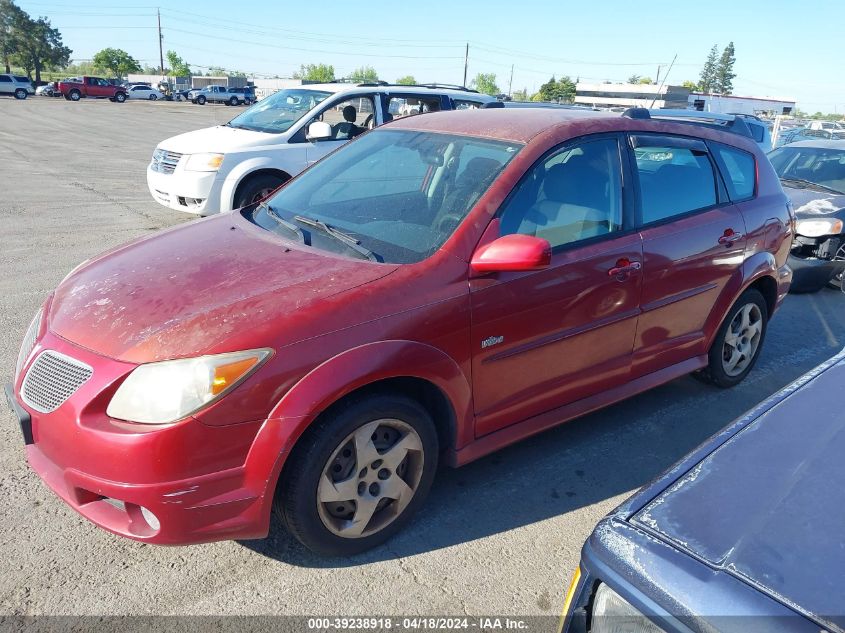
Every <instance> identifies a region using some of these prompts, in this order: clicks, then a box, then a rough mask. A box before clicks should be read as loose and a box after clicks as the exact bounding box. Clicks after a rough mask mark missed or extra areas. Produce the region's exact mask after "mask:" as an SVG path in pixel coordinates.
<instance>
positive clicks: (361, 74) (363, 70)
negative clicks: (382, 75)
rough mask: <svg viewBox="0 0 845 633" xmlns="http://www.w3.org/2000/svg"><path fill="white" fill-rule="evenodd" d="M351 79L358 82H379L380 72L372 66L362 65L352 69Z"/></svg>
mask: <svg viewBox="0 0 845 633" xmlns="http://www.w3.org/2000/svg"><path fill="white" fill-rule="evenodd" d="M349 79H350V80H351V81H353V82H354V83H356V84H374V83H376V82H378V73H377V72H376V69H375V68H373V67H372V66H361V67H360V68H356V69H355V70H353V71H352V73H351V74H350V75H349Z"/></svg>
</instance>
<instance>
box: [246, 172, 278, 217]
mask: <svg viewBox="0 0 845 633" xmlns="http://www.w3.org/2000/svg"><path fill="white" fill-rule="evenodd" d="M285 182H287V180H286V179H284V178H281V177H279V176H272V175H270V174H263V175H258V176H254V177H253V178H250V179H249V180H247V181H246V182H244V183H243V184H242V185H240V186H239V187H238V191H237V193H236V194H235V208H236V209H241V208H243V207H245V206H247V205H249V204H253V203H255V202H258V201H260V200H263V199H264V198H266V197H267V196H269V195H270V194H271V193H273V192H274V191H275V190H276V189H278V188H279V187H281V186H282V185H283V184H284V183H285Z"/></svg>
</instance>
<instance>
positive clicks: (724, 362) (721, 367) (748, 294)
mask: <svg viewBox="0 0 845 633" xmlns="http://www.w3.org/2000/svg"><path fill="white" fill-rule="evenodd" d="M743 313H745V314H746V315H747V316H748V321H747V322H748V323H749V327H745V326H744V324H745V323H746V320H745V318H744V317H743ZM755 324H757V325H755ZM768 324H769V308H768V305H767V304H766V299H765V298H764V297H763V295H762V294H761V293H760V292H759V291H758V290H755V289H754V288H749V289H748V290H746V291H745V292H743V293H742V295H740V297H739V299H737V300H736V303H734V304H733V306H731V309H730V310H729V311H728V314H727V316H726V317H725V320H724V321H723V322H722V325H721V326H720V327H719V331H718V332H717V333H716V338H715V340H714V341H713V345H711V347H710V352H709V353H708V363H707V367H705V368H704V369H702V370H701V371H700V372H698V374H696V376H697V377H699V378H700V379H702V380H704V381H705V382H709V383H711V384H714V385H716V386H717V387H721V388H723V389H727V388H729V387H733V386H735V385H738V384H739V383H741V382H742V381H743V380H744V379H745V377H746V376H747V375H748V373H749V372H750V371H751V370H752V369H753V368H754V364H755V363H756V362H757V358H758V357H759V356H760V350H761V349H763V342H764V341H765V339H766V330H767V328H768ZM752 332H754V333H753V334H752ZM758 335H759V336H758ZM731 339H733V341H734V342H733V343H732V342H731ZM727 355H730V358H726V356H727ZM734 361H735V362H734Z"/></svg>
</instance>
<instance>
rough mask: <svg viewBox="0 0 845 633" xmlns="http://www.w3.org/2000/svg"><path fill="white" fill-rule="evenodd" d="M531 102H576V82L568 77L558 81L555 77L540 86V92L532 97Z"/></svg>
mask: <svg viewBox="0 0 845 633" xmlns="http://www.w3.org/2000/svg"><path fill="white" fill-rule="evenodd" d="M531 100H532V101H555V102H558V103H559V102H568V103H569V102H572V101H574V100H575V82H574V81H572V79H570V78H569V77H568V76H566V75H564V76H563V77H561V78H560V79H557V80H556V79H555V78H554V75H553V76H552V78H551V79H549V81H547V82H546V83H544V84H543V85H542V86H540V90H539V91H538V92H537V94H535V95H533V96H532V97H531Z"/></svg>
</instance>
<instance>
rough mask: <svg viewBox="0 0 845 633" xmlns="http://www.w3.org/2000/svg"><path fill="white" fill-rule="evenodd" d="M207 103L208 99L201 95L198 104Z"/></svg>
mask: <svg viewBox="0 0 845 633" xmlns="http://www.w3.org/2000/svg"><path fill="white" fill-rule="evenodd" d="M205 101H206V99H205V97H203V96H202V95H200V96H199V97H197V103H198V104H200V105H205Z"/></svg>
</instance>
